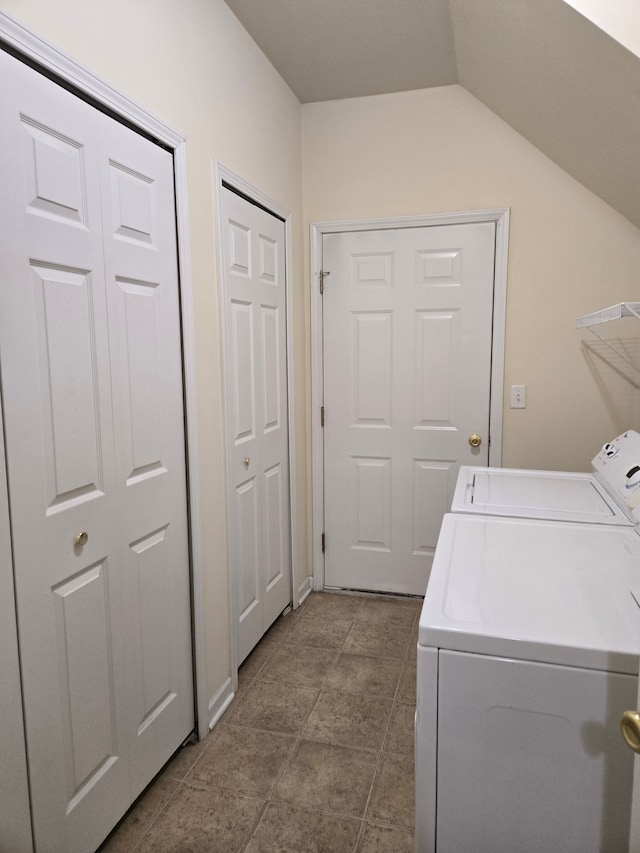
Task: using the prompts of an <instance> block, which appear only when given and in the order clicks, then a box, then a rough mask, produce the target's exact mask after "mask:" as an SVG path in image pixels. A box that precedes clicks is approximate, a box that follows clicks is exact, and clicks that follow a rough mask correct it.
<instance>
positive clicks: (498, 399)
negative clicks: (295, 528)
mask: <svg viewBox="0 0 640 853" xmlns="http://www.w3.org/2000/svg"><path fill="white" fill-rule="evenodd" d="M509 213H510V209H509V208H508V207H505V208H496V209H491V210H473V211H462V212H458V213H436V214H425V215H417V216H397V217H391V218H385V219H355V220H337V221H332V222H313V223H311V226H310V237H309V244H310V266H311V482H312V486H311V492H312V519H313V521H312V528H313V533H312V547H311V552H312V560H313V588H314V589H315V590H318V591H319V590H322V589H323V588H324V552H323V550H322V533H323V531H324V433H323V429H322V426H321V423H320V409H321V407H322V405H323V403H324V346H323V315H322V296H321V294H320V271H321V270H322V238H323V237H324V235H325V234H338V233H341V232H355V231H381V230H383V229H397V228H424V227H429V226H435V225H464V224H473V223H479V222H494V223H495V226H496V248H495V267H494V283H493V335H492V342H491V380H490V382H491V385H490V406H489V428H490V429H489V434H490V437H491V443H490V445H489V464H490V465H494V466H500V465H501V464H502V407H503V400H504V346H505V322H506V306H507V263H508V252H509ZM327 287H331V279H329V280H328V281H327Z"/></svg>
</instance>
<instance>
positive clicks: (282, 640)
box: [132, 593, 420, 853]
mask: <svg viewBox="0 0 640 853" xmlns="http://www.w3.org/2000/svg"><path fill="white" fill-rule="evenodd" d="M329 594H330V593H329ZM354 597H355V596H354ZM359 597H360V598H361V601H360V603H359V606H358V607H356V608H354V610H353V612H352V613H350V614H348V615H347V614H341V613H337V614H334V613H331V612H329V613H327V612H324V613H323V612H322V611H321V610H317V611H315V612H314V611H313V610H309V609H308V608H306V609H307V610H309V612H306V613H305V604H306V603H307V602H309V601H310V600H311V599H310V598H308V599H307V600H306V602H305V604H303V605H302V606H301V608H300V609H299V611H298V613H299V616H298V617H297V619H296V621H294V622H292V623H291V624H290V625H289V626H288V628H287V629H286V630H285V631H281V632H279V636H278V637H274V636H268V635H267V636H265V637H264V638H263V639H262V640H261V641H260V642H261V643H262V642H264V641H266V642H267V643H269V645H273V648H272V649H271V651H270V653H269V654H268V656H267V657H266V658H265V660H264V661H263V663H262V665H261V666H260V667H259V668H258V669H257V670H256V672H255V673H254V675H253V676H251V678H250V679H249V680H248V681H247V683H246V685H245V686H244V689H243V691H242V694H241V695H240V696H236V697H235V698H234V700H233V702H232V703H231V705H230V707H229V709H228V713H227V714H225V718H224V721H223V722H224V724H225V725H230V726H235V727H236V728H246V729H253V730H256V731H261V732H268V733H269V734H271V735H273V734H275V735H282V736H284V737H288V738H293V742H292V746H291V749H290V751H289V753H288V755H287V756H286V758H285V760H284V761H283V764H282V766H281V768H280V770H279V771H278V773H277V774H276V776H275V778H274V780H273V782H272V784H271V787H270V789H269V792H268V794H267V795H266V797H261V796H255V795H252V794H247V793H245V792H244V791H239V790H238V791H236V790H235V789H233V788H229V787H221V786H219V785H206V784H202V783H199V782H192V781H190V780H189V779H188V778H187V777H188V776H189V775H190V774H191V773H192V771H193V769H194V767H195V766H196V764H198V763H199V762H200V761H201V760H202V759H203V757H204V756H205V755H206V753H207V751H208V749H209V747H210V746H211V744H212V743H213V741H214V739H215V734H214V732H215V729H214V730H213V731H212V732H210V733H209V734H208V736H207V738H205V740H206V741H208V743H207V745H206V746H205V747H204V748H203V749H202V751H201V752H200V754H199V755H198V757H197V758H196V759H194V761H193V763H192V764H191V765H190V766H189V768H188V769H187V770H185V771H184V773H183V774H182V778H178V777H176V776H170V775H162V776H159V778H158V779H157V780H156V781H159V779H160V778H164V779H166V780H169V781H171V782H175V783H176V788H175V791H173V793H172V794H171V795H170V796H169V797H168V799H167V800H166V802H165V803H164V804H163V806H162V808H160V810H159V811H158V813H157V814H156V815H155V817H154V818H153V819H152V820H151V822H150V823H149V825H148V826H147V828H146V829H145V831H144V833H143V834H142V836H141V837H140V839H139V840H138V841H137V842H136V844H135V846H134V847H133V848H132V853H133V851H137V850H139V849H140V848H141V846H142V844H143V842H144V840H145V838H146V837H147V836H148V834H149V833H150V832H151V830H152V828H153V827H154V826H155V824H156V823H157V821H158V820H159V819H160V818H161V817H162V815H163V814H164V813H165V812H166V810H167V809H168V807H169V805H170V804H171V803H172V802H173V800H174V799H175V797H176V796H177V795H178V794H179V792H180V791H182V790H183V789H184V788H185V787H188V786H191V787H194V788H200V789H205V790H206V789H213V790H216V791H220V792H229V793H233V794H235V795H237V796H242V797H246V798H249V799H252V800H260V801H262V803H263V804H262V807H261V809H260V810H259V812H258V814H257V817H256V819H255V822H254V823H253V826H252V827H251V829H250V830H249V832H248V835H247V836H246V838H245V840H244V841H243V842H241V843H240V845H239V847H238V848H237V853H241V851H246V850H247V848H248V846H249V845H250V844H251V841H252V840H253V838H254V837H255V834H256V832H257V829H258V826H259V825H260V823H261V821H262V818H263V817H264V814H265V812H266V810H267V808H268V807H269V805H270V804H276V803H277V804H283V805H288V806H289V807H291V808H292V809H302V810H306V811H308V812H314V813H318V812H320V813H322V814H325V815H329V816H332V817H336V818H341V819H347V820H352V821H358V822H359V828H358V833H357V836H356V838H355V842H354V846H353V849H352V853H356V851H357V850H358V849H359V846H360V843H361V840H362V836H363V833H364V830H365V824H366V823H371V824H374V825H377V826H381V827H388V828H392V829H398V830H402V831H405V832H410V831H411V830H410V829H409V828H408V827H406V826H400V825H399V824H395V823H390V822H387V821H385V820H380V819H369V818H367V812H368V810H369V807H370V804H371V799H372V796H373V790H374V788H375V785H376V782H377V780H378V777H379V773H380V768H381V764H382V759H383V757H384V753H385V750H384V747H385V744H386V741H387V737H388V735H389V731H390V727H391V723H392V720H393V715H394V711H395V710H396V707H397V706H398V704H412V703H411V700H409V701H406V702H404V701H403V700H401V699H400V698H399V693H400V688H401V684H402V677H403V674H404V671H405V667H406V666H407V665H408V662H409V660H410V658H411V656H412V655H413V654H414V653H415V644H414V643H413V642H408V643H407V648H406V650H405V652H404V655H403V657H402V658H397V657H394V658H386V657H384V656H380V655H367V654H366V653H362V652H349V654H354V655H361V656H363V657H367V658H370V659H373V660H375V659H384V660H390V661H391V660H393V661H395V662H396V663H398V664H399V666H400V675H399V677H398V682H397V684H396V687H395V690H394V693H393V696H392V697H391V696H389V695H386V696H382V695H378V694H370V693H357V694H354V695H360V696H368V697H370V698H372V699H376V698H378V699H384V700H389V701H391V709H390V712H389V717H388V719H387V722H386V725H385V728H384V734H383V737H382V739H381V744H380V747H379V749H377V750H374V749H370V748H366V747H359V746H347V745H343V744H333V743H331V742H327V741H324V740H317V739H316V738H313V737H308V736H305V735H304V730H305V728H306V726H307V724H308V722H309V718H310V717H311V715H312V714H313V713H314V711H315V710H316V708H317V707H318V704H319V702H320V701H321V699H322V697H323V695H324V693H325V692H338V693H342V694H343V695H347V696H348V695H352V694H351V693H350V692H349V691H343V690H339V689H334V688H329V687H328V680H329V678H330V676H331V675H332V673H333V672H334V671H335V668H336V666H337V664H338V661H339V659H340V655H341V654H343V653H347V652H345V646H346V643H347V641H348V638H349V636H350V635H351V632H352V631H353V629H354V627H355V625H356V623H365V624H384V621H381V622H379V623H376V622H372V621H371V620H369V619H367V618H366V617H365V615H364V610H365V606H366V601H367V598H369V596H364V595H362V596H359ZM302 616H308V617H311V618H320V619H325V620H326V619H341V620H343V621H347V620H349V621H350V622H351V624H350V626H349V630H348V631H347V633H346V635H345V637H344V639H343V640H342V642H341V643H340V644H339V645H338V646H337V647H335V648H332V649H320V648H318V647H315V646H304V648H310V649H315V650H317V651H319V652H324V653H325V654H327V655H330V654H331V655H333V660H332V662H331V665H330V666H329V667H328V669H327V671H326V672H325V674H324V675H323V677H322V680H321V682H320V684H319V686H311V687H308V686H307V685H304V684H303V685H295V684H289V683H287V682H281V681H278V680H276V679H274V680H273V681H270V680H268V679H265V680H264V681H263V683H276V684H282V685H283V686H287V687H295V686H300V687H307V689H312V690H317V696H316V699H315V701H314V702H313V704H312V706H311V708H310V709H309V710H308V712H307V713H306V715H305V716H304V719H303V721H302V724H301V726H300V728H299V730H298V732H297V733H296V734H293V733H287V732H279V731H278V732H275V731H273V730H271V729H262V728H260V727H259V726H252V725H245V724H242V723H235V722H234V716H235V713H234V712H235V711H236V710H237V707H238V704H239V703H240V702H241V700H242V699H243V697H244V696H245V694H246V693H248V691H249V690H250V689H251V688H252V687H253V686H254V685H255V684H256V682H258V681H260V680H261V679H260V674H261V673H262V672H263V671H264V669H265V667H266V666H267V664H268V663H269V661H270V660H271V659H272V657H273V655H274V654H275V653H276V652H277V651H278V650H279V649H284V648H286V646H287V640H288V637H289V636H290V634H291V631H292V630H293V628H294V627H295V625H296V624H297V623H298V621H299V618H301V617H302ZM419 618H420V610H419V609H416V612H415V614H414V618H413V621H412V623H411V626H410V627H409V629H408V630H409V631H410V632H411V633H412V632H413V630H414V628H415V625H416V624H417V623H418V622H419ZM394 627H396V629H397V630H398V632H402V633H404V632H405V631H406V630H407V629H406V627H405V626H402V625H397V626H394ZM259 647H260V644H258V646H257V647H256V649H258V648H259ZM413 704H414V705H415V702H414V703H413ZM303 740H308V741H312V742H316V743H322V744H328V745H331V746H334V747H338V748H340V749H345V750H347V749H355V750H357V751H361V752H366V753H368V754H370V755H371V754H372V753H373V754H375V768H374V771H373V775H372V780H371V784H370V785H369V790H368V794H367V798H366V801H365V804H364V808H363V811H362V814H361V815H360V816H356V815H350V814H344V813H341V812H334V811H332V810H329V809H326V808H323V807H321V806H318V805H305V804H302V803H295V802H293V803H288V802H287V801H285V800H277V799H275V798H274V795H275V792H276V790H277V788H278V785H279V784H280V782H281V780H282V778H283V776H284V775H285V773H286V772H287V770H288V769H289V767H290V765H291V761H292V759H293V756H294V755H295V754H296V750H297V749H298V747H299V745H300V743H301V741H303ZM153 784H155V782H154V783H152V785H153ZM150 787H152V786H150Z"/></svg>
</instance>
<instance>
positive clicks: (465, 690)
mask: <svg viewBox="0 0 640 853" xmlns="http://www.w3.org/2000/svg"><path fill="white" fill-rule="evenodd" d="M628 435H629V434H625V436H628ZM631 438H632V440H631V441H629V440H628V438H625V437H624V436H621V437H620V438H619V439H616V442H617V444H616V445H615V447H613V451H615V452H613V451H612V450H611V449H609V450H607V446H605V449H603V451H602V452H601V454H599V456H598V457H597V458H596V460H594V469H595V470H596V471H597V472H598V478H599V480H600V482H602V483H606V486H605V489H606V493H607V495H610V496H615V498H616V503H617V504H618V505H619V506H621V507H622V508H623V511H624V513H625V515H626V517H627V518H632V517H633V516H634V514H636V513H637V512H638V504H639V503H640V457H638V455H637V449H636V445H635V439H634V438H633V436H632V437H631ZM612 444H613V443H612ZM607 454H609V455H607ZM639 589H640V535H639V534H638V530H637V528H636V527H635V526H634V525H629V524H627V525H626V526H625V525H615V524H611V523H609V524H592V523H588V524H587V523H583V522H577V521H559V520H553V521H550V520H547V519H543V518H512V517H506V515H505V516H499V515H496V516H489V515H482V514H473V513H459V514H449V515H447V516H445V519H444V521H443V525H442V530H441V533H440V538H439V541H438V546H437V549H436V554H435V558H434V563H433V568H432V570H431V577H430V580H429V585H428V588H427V594H426V597H425V601H424V606H423V609H422V613H421V617H420V626H419V638H418V696H417V710H416V849H417V851H418V853H430V851H438V853H467V851H469V853H515V851H517V853H542V851H554V853H555V851H562V853H590V851H593V853H596V851H598V852H599V853H601V851H606V853H616V851H624V853H626V851H627V850H628V833H629V817H630V807H631V794H632V775H633V772H632V768H633V754H632V753H631V752H630V751H629V749H628V748H627V747H626V745H625V744H624V742H623V740H622V738H621V736H620V732H619V720H620V717H621V716H622V713H623V712H624V711H625V710H626V709H627V708H631V707H634V706H635V704H636V693H637V675H638V657H639V655H640V610H639V609H638V606H637V604H636V600H635V599H634V596H633V595H632V590H636V591H637V590H639ZM638 597H639V598H640V596H638Z"/></svg>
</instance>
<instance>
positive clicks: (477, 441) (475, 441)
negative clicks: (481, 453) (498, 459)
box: [469, 432, 482, 447]
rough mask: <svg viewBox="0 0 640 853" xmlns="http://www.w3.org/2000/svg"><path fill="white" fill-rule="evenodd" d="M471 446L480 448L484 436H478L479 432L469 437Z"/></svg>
mask: <svg viewBox="0 0 640 853" xmlns="http://www.w3.org/2000/svg"><path fill="white" fill-rule="evenodd" d="M469 444H470V445H471V447H480V445H481V444H482V436H481V435H478V433H477V432H474V433H472V435H470V436H469Z"/></svg>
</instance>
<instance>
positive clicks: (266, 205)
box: [213, 160, 299, 693]
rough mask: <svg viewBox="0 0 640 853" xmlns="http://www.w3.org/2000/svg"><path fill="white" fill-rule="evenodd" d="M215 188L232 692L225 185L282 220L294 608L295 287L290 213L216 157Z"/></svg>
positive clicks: (234, 616)
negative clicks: (293, 283) (292, 271)
mask: <svg viewBox="0 0 640 853" xmlns="http://www.w3.org/2000/svg"><path fill="white" fill-rule="evenodd" d="M213 165H214V192H215V196H216V213H217V222H216V235H217V236H216V249H217V256H218V281H219V285H220V286H219V288H218V292H219V299H220V303H219V305H220V325H221V329H222V368H223V370H222V372H223V378H222V388H223V392H222V393H223V407H224V418H223V420H224V445H225V480H226V482H225V496H226V516H227V518H226V522H227V523H226V528H227V552H228V555H229V559H228V572H229V575H228V576H229V584H228V588H229V612H230V614H231V622H230V628H229V648H230V656H231V679H232V691H233V693H236V692H237V689H238V648H237V643H236V625H237V622H238V616H239V614H238V603H237V602H238V596H237V592H238V582H237V581H238V579H237V578H236V576H235V574H234V572H233V571H232V567H231V543H232V534H233V531H232V518H231V512H230V505H231V495H232V489H233V479H232V476H231V465H230V458H229V454H228V453H227V452H226V451H227V447H228V446H229V439H230V434H231V425H230V423H229V401H230V399H231V388H230V387H229V382H228V379H227V369H226V361H225V359H226V353H227V344H228V343H229V341H230V340H231V330H230V329H229V327H228V322H227V311H226V286H225V275H224V272H225V271H224V260H223V259H224V246H223V241H224V232H223V228H222V225H223V222H224V206H223V200H222V188H223V186H226V187H228V188H229V189H231V190H234V191H236V192H237V193H238V194H239V195H241V196H244V198H245V199H246V200H247V201H248V202H250V203H252V204H256V205H257V206H258V207H261V208H263V209H264V210H266V212H267V213H271V214H272V215H273V216H276V217H277V218H278V219H281V220H283V221H284V242H285V246H284V250H285V251H284V266H285V269H284V277H285V305H286V312H285V323H286V327H285V335H286V344H287V349H286V352H287V370H286V375H287V429H288V431H289V433H288V446H289V452H288V461H289V542H288V547H289V564H290V566H291V602H292V606H293V609H294V610H295V608H296V607H298V604H299V595H298V587H297V585H296V583H295V577H296V571H295V559H294V558H295V555H296V554H297V523H296V522H297V510H296V507H297V503H298V501H297V500H296V499H295V483H296V452H295V432H294V427H295V424H294V413H295V407H294V399H293V387H294V386H293V286H292V278H291V270H292V253H291V247H292V214H291V211H290V210H289V209H288V208H286V207H284V206H283V205H281V204H279V203H278V202H277V201H275V199H273V198H271V196H269V195H267V194H266V193H264V192H262V190H259V189H258V188H257V187H255V186H254V185H253V184H251V183H249V181H246V180H245V179H244V178H242V177H240V175H237V174H236V173H235V172H233V171H231V169H228V168H227V167H226V166H224V165H223V164H222V163H220V161H218V160H214V164H213Z"/></svg>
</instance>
